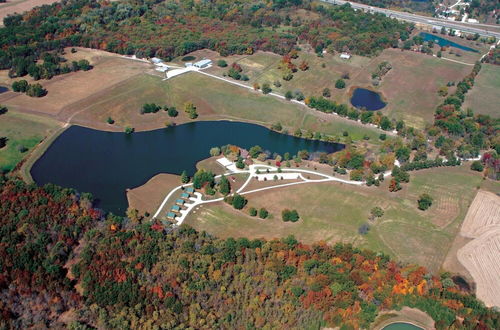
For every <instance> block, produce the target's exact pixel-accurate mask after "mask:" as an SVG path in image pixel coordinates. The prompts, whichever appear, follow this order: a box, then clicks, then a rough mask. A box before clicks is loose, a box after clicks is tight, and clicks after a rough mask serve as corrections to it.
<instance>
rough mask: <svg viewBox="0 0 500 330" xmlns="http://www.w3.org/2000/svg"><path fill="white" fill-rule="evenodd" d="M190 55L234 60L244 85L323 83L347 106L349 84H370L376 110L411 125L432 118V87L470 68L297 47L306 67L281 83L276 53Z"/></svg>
mask: <svg viewBox="0 0 500 330" xmlns="http://www.w3.org/2000/svg"><path fill="white" fill-rule="evenodd" d="M474 54H476V53H474ZM193 55H194V56H196V57H197V58H204V57H207V58H212V59H214V60H215V61H216V60H217V59H225V60H226V61H227V62H228V64H231V63H233V62H236V63H238V64H239V65H240V66H241V67H242V69H243V73H244V74H246V75H247V76H248V77H249V78H250V79H249V81H248V82H246V83H247V84H248V85H249V86H252V85H253V83H254V82H257V83H259V84H260V85H262V84H263V83H269V84H271V87H272V88H273V90H275V91H277V92H279V93H281V94H284V93H285V92H286V91H287V90H291V91H295V90H300V91H302V92H303V93H304V95H305V96H319V95H321V91H322V90H323V88H325V87H328V88H329V89H330V91H331V94H332V96H331V99H333V100H335V101H337V102H341V103H346V104H349V98H350V95H349V89H350V88H352V87H354V86H360V87H368V88H374V89H375V90H377V91H379V92H381V93H382V95H383V96H384V97H385V98H386V100H387V101H388V105H387V107H386V108H384V109H383V110H382V112H384V113H387V114H388V115H389V116H390V117H393V118H397V119H404V120H406V121H408V122H409V123H411V124H412V125H414V126H417V127H423V126H424V125H425V123H426V122H432V119H433V114H434V110H435V108H436V106H437V105H438V104H439V103H440V101H441V97H440V96H439V95H438V94H437V91H438V89H439V88H440V87H442V86H445V85H446V83H447V82H449V81H454V82H458V81H459V80H461V79H462V78H463V77H464V76H466V75H467V74H469V73H470V71H471V69H472V67H471V66H467V65H463V64H459V63H455V62H451V61H446V60H443V59H439V58H436V57H432V56H429V55H425V54H422V53H416V52H412V51H401V50H398V49H386V50H384V51H383V52H382V53H381V54H380V55H379V56H377V57H374V58H367V57H363V56H356V55H355V56H353V57H352V58H351V59H349V60H342V59H340V57H339V54H335V55H331V54H325V55H324V57H318V56H317V55H316V54H314V53H309V52H305V51H301V52H299V58H298V59H296V60H294V61H293V62H294V63H296V64H300V62H302V60H305V61H307V62H308V64H309V69H308V70H307V71H300V70H298V71H297V72H296V73H295V74H294V77H293V79H292V80H290V81H284V80H283V79H281V72H280V70H279V69H278V64H279V62H280V59H281V58H280V56H278V55H276V54H270V53H264V52H257V53H255V54H253V55H248V56H242V55H238V56H229V57H226V58H222V57H220V56H218V55H217V54H216V53H214V52H209V51H198V52H194V53H193ZM474 56H476V57H478V56H479V55H474ZM383 61H388V62H389V63H391V64H392V70H391V71H389V73H388V74H387V75H386V76H385V77H384V78H383V79H382V82H381V84H380V85H379V86H378V87H373V86H372V84H371V81H372V79H371V74H372V72H374V71H375V68H376V67H377V65H378V64H379V63H381V62H383ZM323 66H324V67H323ZM208 71H209V72H211V73H213V74H217V75H219V76H222V75H223V73H225V72H227V71H228V68H219V67H217V66H214V67H212V68H210V69H209V70H208ZM345 73H348V74H349V75H350V79H349V80H346V83H347V87H346V88H345V89H341V90H339V89H336V88H335V81H336V80H337V79H339V78H341V76H342V75H343V74H345ZM277 80H279V81H280V82H281V87H276V86H274V85H273V82H275V81H277ZM422 95H425V97H422Z"/></svg>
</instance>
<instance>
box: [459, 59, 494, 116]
mask: <svg viewBox="0 0 500 330" xmlns="http://www.w3.org/2000/svg"><path fill="white" fill-rule="evenodd" d="M464 108H471V109H472V110H474V113H477V114H483V115H490V116H493V117H498V116H499V115H500V67H499V66H498V65H492V64H484V63H483V64H482V67H481V71H479V75H478V76H477V77H476V79H475V84H474V87H472V89H471V90H470V91H469V92H468V93H467V95H466V96H465V103H464Z"/></svg>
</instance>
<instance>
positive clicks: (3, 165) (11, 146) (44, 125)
mask: <svg viewBox="0 0 500 330" xmlns="http://www.w3.org/2000/svg"><path fill="white" fill-rule="evenodd" d="M58 127H59V123H58V122H57V121H55V120H52V119H48V118H43V117H38V116H35V115H29V114H22V113H16V112H13V111H9V112H7V113H6V114H4V115H0V137H3V136H5V137H7V139H8V141H7V145H6V146H5V147H4V148H2V149H0V170H2V171H10V170H12V169H13V168H14V167H16V165H17V164H18V163H19V162H20V161H21V160H22V159H23V158H24V157H25V156H26V155H27V154H28V153H29V152H30V150H31V149H33V147H35V146H36V145H37V144H38V143H39V142H40V141H41V140H42V139H43V138H45V137H46V136H47V135H49V134H50V133H52V132H53V131H55V130H56V129H57V128H58ZM22 146H24V147H25V148H27V149H28V150H27V151H25V152H21V151H20V150H19V148H21V147H22Z"/></svg>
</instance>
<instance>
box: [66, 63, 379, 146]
mask: <svg viewBox="0 0 500 330" xmlns="http://www.w3.org/2000/svg"><path fill="white" fill-rule="evenodd" d="M151 102H155V103H157V104H160V105H165V104H166V105H168V106H176V107H177V109H178V111H179V116H178V117H176V118H170V117H168V115H167V113H166V112H165V111H160V112H158V113H156V114H144V115H141V114H140V111H139V110H140V108H141V107H142V105H143V104H144V103H151ZM185 102H193V103H194V104H195V105H196V107H197V112H198V114H199V117H198V119H197V120H223V119H229V120H238V121H246V122H252V123H256V124H261V125H265V126H270V125H271V124H273V123H277V122H280V123H281V124H282V125H283V126H284V127H286V128H288V129H289V130H290V132H293V130H295V129H296V128H299V127H301V128H302V129H311V130H313V131H316V130H318V131H321V132H323V133H326V134H329V135H337V136H339V138H340V137H341V135H342V132H343V131H348V132H349V133H350V136H351V138H352V139H354V140H360V139H362V138H363V136H364V135H367V136H369V137H370V140H371V141H373V142H375V143H376V142H377V141H378V136H379V134H380V133H381V132H382V131H380V130H378V129H375V128H369V127H366V126H363V125H361V124H359V123H356V122H352V121H349V120H347V119H344V118H339V117H337V116H334V115H326V114H323V113H320V112H318V111H315V110H312V109H309V108H306V107H303V106H300V105H296V104H293V103H290V102H287V101H284V100H278V99H276V98H275V97H273V96H269V95H267V96H266V95H262V93H261V92H255V91H251V90H247V89H244V88H242V87H238V86H234V85H231V84H230V83H227V82H224V81H219V80H216V79H214V78H210V77H207V76H204V75H201V74H198V73H187V74H184V75H181V76H178V77H175V78H173V79H171V80H168V81H162V79H161V78H160V77H157V76H151V75H141V76H137V77H134V78H131V79H129V80H127V81H126V82H124V83H122V84H120V85H119V87H115V88H111V89H109V90H108V91H107V92H106V93H101V94H99V95H97V96H95V97H92V98H88V99H87V100H86V102H85V103H81V104H80V106H81V107H82V109H85V111H82V112H80V113H79V114H78V115H76V116H75V117H74V118H73V121H74V122H76V123H81V124H83V125H85V124H87V123H90V124H91V123H94V122H100V123H104V122H105V121H106V119H107V118H108V117H111V118H113V119H114V120H115V121H116V122H115V125H114V126H118V127H124V126H127V125H129V126H133V127H135V128H136V130H147V129H152V128H159V127H162V126H163V125H164V123H165V122H166V121H173V122H175V123H177V124H180V123H184V122H187V121H190V120H189V119H188V118H187V116H186V114H185V113H184V111H183V104H184V103H185Z"/></svg>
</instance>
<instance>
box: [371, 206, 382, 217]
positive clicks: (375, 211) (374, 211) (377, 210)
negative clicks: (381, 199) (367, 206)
mask: <svg viewBox="0 0 500 330" xmlns="http://www.w3.org/2000/svg"><path fill="white" fill-rule="evenodd" d="M370 213H371V215H373V216H374V217H377V218H380V217H381V216H383V215H384V210H382V208H381V207H379V206H375V207H374V208H372V209H371V211H370Z"/></svg>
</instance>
